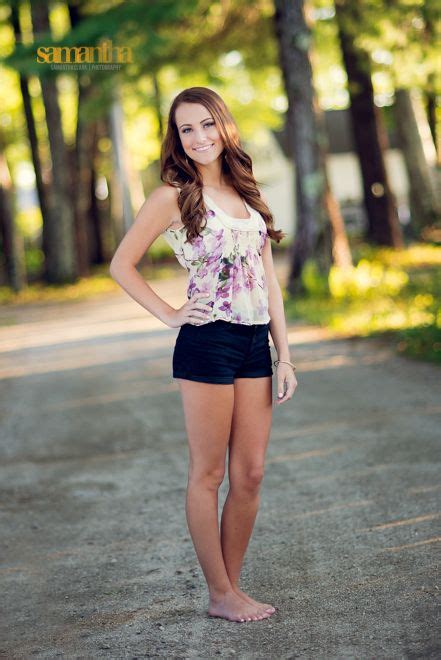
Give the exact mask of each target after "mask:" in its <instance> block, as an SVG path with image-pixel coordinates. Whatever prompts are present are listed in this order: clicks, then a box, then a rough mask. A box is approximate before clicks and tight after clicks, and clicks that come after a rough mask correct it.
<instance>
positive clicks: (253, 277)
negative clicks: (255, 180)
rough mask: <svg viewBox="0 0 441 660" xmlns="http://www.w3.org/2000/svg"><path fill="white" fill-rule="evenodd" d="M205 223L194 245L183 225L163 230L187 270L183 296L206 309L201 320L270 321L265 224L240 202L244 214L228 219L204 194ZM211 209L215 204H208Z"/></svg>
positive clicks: (254, 212) (258, 322)
mask: <svg viewBox="0 0 441 660" xmlns="http://www.w3.org/2000/svg"><path fill="white" fill-rule="evenodd" d="M204 198H205V205H206V207H207V209H208V211H207V214H206V226H205V227H204V228H203V229H202V230H201V235H200V236H198V237H197V238H196V239H194V241H193V244H190V243H186V242H185V240H186V238H187V235H186V230H185V227H180V228H178V229H171V228H168V229H166V231H165V232H164V233H163V236H164V238H165V239H166V241H167V242H168V243H169V245H171V247H172V249H173V251H174V253H175V255H176V258H177V260H178V261H179V263H180V264H181V266H183V267H184V268H186V269H187V271H188V273H189V282H188V288H187V298H191V296H192V295H194V294H195V293H199V292H201V291H202V292H206V294H207V296H206V298H203V299H199V300H200V301H201V302H203V303H204V304H207V305H209V306H210V307H211V309H212V311H211V314H208V315H207V321H206V323H208V322H210V321H217V320H218V319H223V320H225V321H231V322H233V323H242V324H245V325H253V324H264V323H269V321H270V316H269V313H268V289H267V285H266V278H265V270H264V267H263V262H262V257H261V254H262V249H263V246H264V245H265V241H266V240H267V238H268V233H267V227H266V224H265V221H264V219H263V218H262V216H261V215H260V213H259V212H258V211H256V210H255V209H253V208H252V207H251V206H249V205H248V204H247V203H246V202H245V206H246V208H247V210H248V212H249V218H245V219H241V218H232V217H231V216H229V215H227V214H226V213H225V212H224V211H223V210H222V209H220V208H219V207H218V206H217V205H216V204H215V203H214V201H213V200H212V199H211V198H209V197H208V196H207V195H206V194H205V192H204ZM211 207H214V208H211Z"/></svg>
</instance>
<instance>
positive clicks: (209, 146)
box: [194, 144, 213, 151]
mask: <svg viewBox="0 0 441 660" xmlns="http://www.w3.org/2000/svg"><path fill="white" fill-rule="evenodd" d="M212 146H213V145H212V144H209V145H206V146H205V147H195V148H194V151H208V150H209V149H211V147H212Z"/></svg>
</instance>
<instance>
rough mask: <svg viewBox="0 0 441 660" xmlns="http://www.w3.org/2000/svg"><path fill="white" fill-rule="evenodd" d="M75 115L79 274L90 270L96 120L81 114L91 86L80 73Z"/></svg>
mask: <svg viewBox="0 0 441 660" xmlns="http://www.w3.org/2000/svg"><path fill="white" fill-rule="evenodd" d="M78 86H79V94H78V119H77V134H76V161H77V177H76V179H77V191H76V243H77V259H78V267H79V272H80V274H81V275H82V276H85V275H88V274H89V272H90V268H89V267H90V263H91V261H92V247H91V244H90V238H91V232H90V227H89V224H90V222H91V210H92V197H91V193H92V185H91V184H92V171H93V159H94V152H95V133H96V122H95V121H91V120H89V119H86V118H84V116H83V107H84V103H85V102H86V101H87V99H88V97H89V96H90V94H91V92H92V90H91V87H90V84H89V83H88V82H86V83H85V82H84V80H83V79H82V76H79V80H78Z"/></svg>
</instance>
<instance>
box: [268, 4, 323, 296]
mask: <svg viewBox="0 0 441 660" xmlns="http://www.w3.org/2000/svg"><path fill="white" fill-rule="evenodd" d="M274 20H275V33H276V37H277V39H278V42H279V57H280V65H281V69H282V73H283V78H284V82H285V89H286V94H287V97H288V112H287V131H288V141H289V149H290V152H291V153H292V154H293V160H294V161H295V172H296V183H295V185H296V200H297V208H296V220H297V222H296V233H295V238H294V241H293V244H292V247H291V253H290V258H291V269H290V273H289V277H288V283H287V288H288V291H289V292H290V293H291V294H295V293H297V292H299V291H302V289H303V288H304V287H303V284H302V280H301V274H302V270H303V267H304V265H305V263H306V261H307V260H308V259H310V258H314V259H315V260H316V261H317V262H318V263H319V265H320V266H321V267H322V268H323V270H324V271H325V274H326V275H327V269H328V268H329V264H330V255H328V254H326V252H327V250H328V249H329V241H327V240H326V237H325V225H326V224H327V223H326V222H325V218H324V208H323V205H322V195H323V189H324V188H323V184H324V181H323V173H322V172H321V170H320V164H319V148H318V144H317V126H316V121H315V115H314V92H313V85H312V70H311V62H310V59H309V52H308V48H309V43H310V39H311V36H310V31H309V29H308V27H307V25H306V22H305V16H304V3H303V0H292V1H290V0H275V15H274Z"/></svg>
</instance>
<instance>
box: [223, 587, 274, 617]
mask: <svg viewBox="0 0 441 660" xmlns="http://www.w3.org/2000/svg"><path fill="white" fill-rule="evenodd" d="M233 590H234V592H235V593H236V594H237V595H238V596H240V597H241V598H243V599H244V600H245V601H246V602H247V603H250V605H254V607H257V608H259V611H260V612H262V611H263V612H267V613H269V614H274V612H275V611H276V608H275V607H273V606H272V605H269V604H268V603H261V602H260V601H258V600H254V598H251V596H248V594H246V593H245V592H244V591H242V590H241V589H239V587H233Z"/></svg>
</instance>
